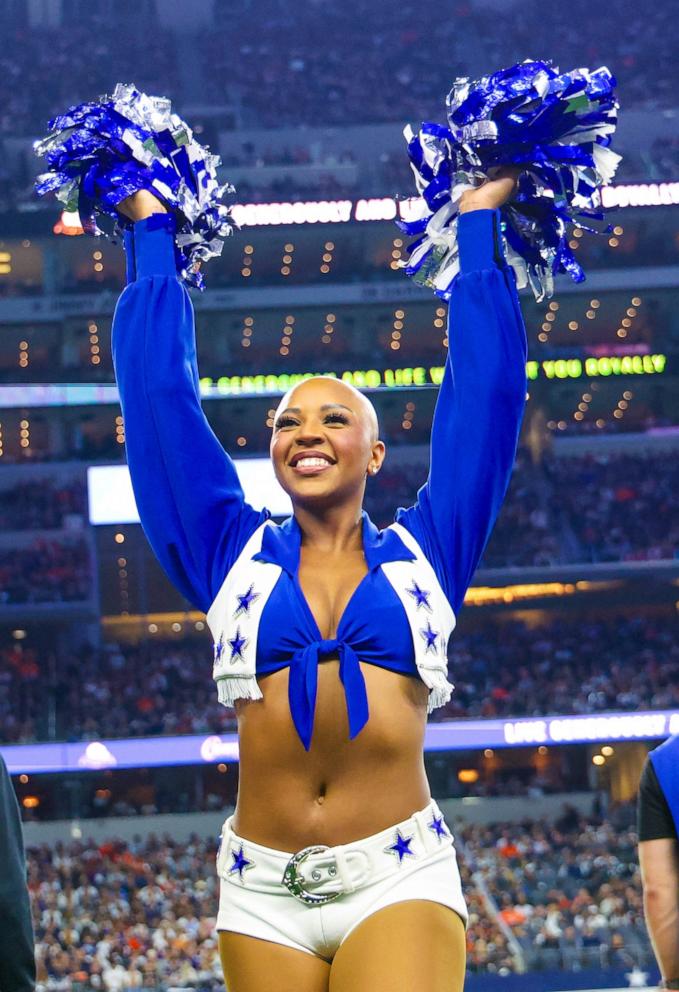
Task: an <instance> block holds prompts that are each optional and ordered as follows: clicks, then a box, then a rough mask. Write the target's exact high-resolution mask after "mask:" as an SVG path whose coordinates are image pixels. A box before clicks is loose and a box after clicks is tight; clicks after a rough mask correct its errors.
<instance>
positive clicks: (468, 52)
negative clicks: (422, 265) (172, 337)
mask: <svg viewBox="0 0 679 992" xmlns="http://www.w3.org/2000/svg"><path fill="white" fill-rule="evenodd" d="M22 7H23V8H25V7H26V5H25V4H21V5H15V14H14V16H13V17H12V16H10V13H9V12H5V21H6V23H5V25H4V29H5V45H4V46H3V51H2V53H0V70H1V71H0V202H4V203H5V204H6V205H7V206H8V207H9V206H11V205H12V204H13V202H14V201H15V199H16V197H17V191H19V192H20V194H21V196H22V198H26V199H28V198H30V196H31V185H32V179H33V175H34V172H35V161H34V158H33V156H32V152H31V149H30V142H24V143H23V144H22V143H21V140H20V139H22V138H23V139H34V138H36V137H38V136H40V135H42V134H44V133H45V129H46V122H47V121H48V120H49V119H50V118H51V117H52V116H53V115H54V114H55V113H58V112H62V111H64V110H65V109H66V108H67V107H68V106H70V105H72V104H73V103H77V102H81V101H83V100H87V99H93V98H96V97H98V96H99V95H101V94H104V93H107V92H109V93H110V92H111V91H112V89H113V87H114V86H115V84H116V82H118V81H123V82H128V81H134V82H135V83H136V84H137V86H139V87H140V88H141V89H144V90H146V91H148V92H151V93H160V94H163V95H166V96H169V97H171V98H172V99H173V100H174V101H175V106H176V107H177V109H178V110H179V111H180V112H181V111H182V110H183V108H184V107H185V106H186V107H192V108H196V107H198V108H201V107H202V108H204V109H205V108H208V109H207V112H205V113H203V115H202V117H201V111H200V109H198V110H195V109H194V110H193V111H192V123H193V124H194V126H195V127H196V130H197V132H198V135H199V136H200V137H202V140H207V141H208V142H210V143H211V144H213V145H215V144H216V143H217V135H218V131H219V125H218V124H217V123H216V120H217V119H218V117H217V118H215V114H214V111H215V110H216V109H218V108H229V109H230V112H231V117H232V118H233V119H232V120H231V123H230V125H226V124H225V125H224V128H225V129H228V127H229V126H230V127H233V126H234V124H237V125H238V126H241V127H242V126H254V127H264V128H280V127H282V126H295V125H302V126H304V125H306V126H310V125H311V126H313V125H317V126H323V125H340V126H342V125H346V126H350V125H353V124H356V123H372V122H392V121H393V122H399V123H400V122H403V121H407V120H413V121H417V120H420V119H423V118H427V117H428V118H432V117H433V118H434V119H441V118H442V117H443V115H444V98H445V95H446V93H447V92H448V90H449V88H450V85H451V82H452V80H453V78H454V77H455V76H465V75H472V76H477V75H479V74H483V73H488V72H490V71H493V70H495V69H499V68H501V67H503V66H506V65H508V64H510V63H512V62H517V61H520V60H522V59H524V58H529V57H530V58H551V59H553V60H554V62H555V63H556V64H557V65H559V66H560V67H561V68H562V69H563V70H567V69H571V68H574V67H576V66H581V65H583V64H586V65H588V66H591V67H597V66H599V65H601V64H607V65H609V66H610V67H611V68H612V69H613V71H614V72H615V74H616V76H617V78H618V82H619V90H620V100H621V103H622V105H623V106H624V107H625V108H626V109H627V108H631V107H638V108H642V109H645V110H649V111H653V110H657V109H665V108H668V109H669V108H672V107H674V104H675V101H676V92H677V85H678V84H679V75H678V70H677V66H676V59H675V57H674V48H673V44H672V32H671V31H668V30H667V25H666V14H665V11H664V8H663V7H662V6H656V7H653V8H650V9H648V10H646V9H644V10H643V11H642V10H641V9H637V10H632V9H630V8H629V6H628V5H627V4H625V3H624V0H612V4H608V5H607V6H606V7H601V8H597V9H592V7H591V4H588V3H587V2H586V0H574V4H569V5H568V6H567V7H563V8H559V7H555V8H554V9H553V10H552V11H550V17H549V18H545V17H544V16H543V10H542V7H541V4H540V2H539V0H524V3H523V4H522V8H521V13H522V16H521V17H520V18H519V17H517V16H516V11H515V9H514V5H513V4H507V5H505V6H498V5H496V4H494V5H492V6H490V7H487V6H485V5H478V6H477V5H476V4H473V3H467V2H464V0H460V2H458V3H456V4H455V5H454V7H453V9H452V11H451V12H450V14H449V15H448V16H447V17H445V18H442V19H439V21H438V22H437V25H436V30H435V31H434V30H431V29H430V27H429V25H428V24H427V22H426V19H425V18H423V16H422V11H421V7H420V6H419V5H418V4H416V3H414V2H409V3H403V4H401V5H400V6H399V7H398V10H394V11H391V12H390V16H389V17H388V18H386V17H384V16H383V12H382V10H381V9H380V8H379V6H376V5H374V4H371V3H370V2H369V0H358V2H357V3H356V4H354V5H352V8H351V10H349V9H348V8H345V7H343V6H342V5H335V6H334V7H328V6H327V5H322V4H319V3H317V2H316V0H306V2H304V3H302V4H301V5H298V6H296V7H291V6H290V5H289V4H288V3H287V2H284V0H275V2H272V3H270V4H269V5H268V7H267V17H266V18H261V17H253V16H252V10H253V7H252V2H251V0H237V2H236V3H235V4H233V5H231V7H230V9H229V16H228V17H222V16H221V13H220V9H219V7H218V6H215V23H214V24H211V25H210V27H209V29H203V30H202V31H201V30H196V29H194V30H188V31H185V32H182V33H173V32H172V31H171V30H169V29H167V28H165V27H163V26H162V25H161V24H160V23H159V22H158V21H157V20H156V18H155V15H154V11H153V4H152V3H148V4H140V5H138V7H137V9H136V10H134V11H133V10H132V8H131V7H130V5H129V4H127V3H122V4H116V5H114V6H113V8H111V7H110V5H109V6H107V7H106V10H105V12H104V10H103V8H102V10H101V11H98V5H97V4H96V3H94V4H91V5H88V7H87V8H82V6H81V7H79V8H78V11H77V12H75V11H72V12H70V14H69V12H68V10H66V9H65V18H64V20H63V23H61V24H43V25H41V26H38V25H32V24H30V25H29V24H28V23H27V21H26V14H25V10H24V11H23V12H22V11H21V9H20V8H22ZM616 11H618V13H619V16H618V14H616ZM112 17H113V21H112V20H111V18H112ZM133 17H134V19H135V22H136V23H137V25H138V27H139V30H137V31H130V30H129V29H128V26H129V23H130V19H131V18H133ZM126 18H127V20H126ZM612 20H615V22H616V23H617V24H618V25H619V29H618V30H616V31H615V32H611V30H610V24H611V21H612ZM116 25H117V26H118V29H119V30H121V31H124V37H125V44H124V45H123V46H120V45H118V44H117V43H116V41H115V39H116V37H117V33H116ZM582 25H586V30H584V31H583V28H582ZM149 30H150V31H152V33H153V40H154V44H153V46H151V48H150V49H149V46H148V45H147V44H146V38H147V32H148V31H149ZM112 46H114V47H115V53H114V48H113V47H112ZM112 66H114V67H115V68H114V69H112V68H111V67H112ZM207 67H209V69H208V68H207ZM46 79H47V80H49V85H47V86H46V85H44V81H45V80H46ZM210 106H212V108H213V109H212V111H210V109H209V108H210ZM202 118H204V119H202ZM227 118H228V115H227ZM225 119H226V118H225ZM285 151H286V150H284V151H283V152H273V151H270V152H267V150H264V152H263V153H262V152H261V151H258V153H257V154H253V157H252V165H253V172H256V162H257V159H258V158H259V159H261V160H262V164H264V165H273V164H276V165H290V166H291V168H292V169H293V170H294V168H295V167H296V166H298V165H307V164H309V160H311V161H314V158H315V156H314V154H313V149H312V148H311V147H309V148H305V147H304V144H303V142H302V143H299V142H298V143H296V144H294V145H292V146H291V151H290V153H289V154H288V155H286V154H285ZM351 155H352V152H351V149H350V148H347V149H346V151H345V152H343V153H342V154H341V155H340V156H338V161H339V162H340V163H342V162H343V163H346V162H349V161H350V160H351ZM227 157H228V158H229V160H230V161H231V162H232V164H236V163H238V162H240V161H241V160H242V158H243V157H242V156H241V155H239V154H237V153H234V154H233V155H231V156H227ZM676 163H677V152H676V140H675V139H659V140H658V141H657V142H656V144H655V145H654V146H653V147H652V148H651V149H650V150H649V152H648V153H647V154H644V155H637V154H636V153H635V152H634V151H632V153H631V155H630V157H629V160H628V162H624V163H623V166H622V170H623V171H624V170H628V171H629V170H630V169H631V173H630V176H628V178H642V177H647V178H650V179H656V180H657V179H665V178H667V179H671V178H674V176H675V173H676ZM380 169H381V167H380V164H379V161H377V160H376V166H375V169H374V170H373V175H371V176H367V177H365V181H366V182H372V183H373V184H374V182H375V180H376V179H377V181H378V185H379V186H380V188H381V189H382V191H383V192H389V191H391V192H393V189H391V186H392V185H393V178H397V179H398V186H399V188H400V189H401V191H402V189H403V188H402V185H401V184H402V181H406V180H407V179H408V172H407V167H406V164H405V155H404V156H403V161H402V162H401V163H400V164H399V165H398V167H397V173H396V176H392V175H391V173H392V170H391V168H390V166H389V163H388V162H387V163H386V169H383V170H381V171H382V174H381V175H380ZM640 172H641V174H639V173H640ZM621 174H622V173H621ZM317 181H318V177H314V179H313V181H312V182H310V183H309V182H308V181H307V180H306V179H304V178H301V179H300V180H299V181H297V180H295V179H294V178H293V177H292V174H291V176H290V177H289V178H286V180H285V182H284V184H283V187H282V189H281V190H280V191H278V190H276V189H275V188H270V189H269V191H268V192H267V189H266V186H264V187H262V186H261V184H260V183H259V181H258V180H257V178H254V179H253V184H252V186H247V185H243V188H242V189H241V195H242V196H245V197H247V198H248V199H250V200H254V201H256V200H261V199H263V198H264V199H266V198H267V196H271V195H274V196H277V195H282V194H284V195H286V196H287V197H290V196H293V195H305V194H306V195H308V194H309V192H311V191H313V189H314V185H315V184H316V183H317ZM266 182H268V180H266ZM345 189H346V184H343V183H341V182H339V183H338V181H337V178H333V175H332V173H331V172H329V173H328V175H327V176H325V177H322V180H321V184H320V187H319V190H318V192H319V193H320V195H322V196H335V195H341V194H342V192H343V190H345ZM374 191H375V192H377V191H378V190H377V189H375V190H374Z"/></svg>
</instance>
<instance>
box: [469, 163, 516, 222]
mask: <svg viewBox="0 0 679 992" xmlns="http://www.w3.org/2000/svg"><path fill="white" fill-rule="evenodd" d="M522 171H523V169H522V168H521V166H519V165H503V166H501V167H499V168H497V169H494V170H491V172H493V173H494V174H493V176H492V178H489V179H486V180H485V182H484V183H482V185H481V186H478V187H477V188H476V189H468V190H466V191H465V192H464V193H463V194H462V196H461V197H460V213H461V214H466V213H467V212H468V211H470V210H495V209H497V207H501V206H502V204H503V203H506V202H507V200H509V199H511V197H512V196H513V195H514V193H515V191H516V187H517V185H518V181H519V176H520V175H521V173H522Z"/></svg>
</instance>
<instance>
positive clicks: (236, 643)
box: [229, 627, 248, 661]
mask: <svg viewBox="0 0 679 992" xmlns="http://www.w3.org/2000/svg"><path fill="white" fill-rule="evenodd" d="M247 643H248V638H247V637H241V632H240V627H237V628H236V636H235V637H233V638H231V640H230V641H229V646H230V647H231V658H230V660H231V661H237V660H238V659H239V658H240V660H241V661H243V660H244V659H243V649H244V648H245V646H246V644H247Z"/></svg>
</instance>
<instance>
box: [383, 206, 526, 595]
mask: <svg viewBox="0 0 679 992" xmlns="http://www.w3.org/2000/svg"><path fill="white" fill-rule="evenodd" d="M491 202H492V201H491ZM481 203H483V201H481ZM499 220H500V215H499V211H498V210H497V209H483V208H482V207H481V208H479V209H477V207H476V206H472V207H471V209H469V210H468V211H467V212H465V213H463V214H462V215H461V216H460V219H459V224H458V243H459V250H460V272H459V275H458V276H457V278H456V280H455V283H454V286H453V291H452V296H451V299H450V311H449V321H448V341H449V351H448V357H447V360H446V367H445V372H444V376H443V381H442V383H441V388H440V391H439V395H438V399H437V403H436V409H435V411H434V422H433V426H432V433H431V463H430V471H429V478H428V479H427V482H426V484H425V485H424V486H423V487H422V489H421V490H420V491H419V493H418V501H417V503H416V505H415V506H413V507H410V508H409V509H408V510H402V511H400V513H399V515H398V517H397V519H398V521H399V523H402V524H403V525H404V526H406V527H408V529H410V530H411V532H412V533H413V534H414V536H415V537H416V538H417V540H418V541H419V543H420V544H421V546H422V548H423V550H424V551H425V553H426V554H427V556H428V557H429V559H430V561H431V562H432V564H433V565H434V568H435V570H436V572H437V575H438V577H439V579H440V581H441V583H442V585H443V588H444V590H445V592H446V595H447V596H448V599H449V600H450V602H451V605H452V607H453V609H454V611H455V612H456V613H457V611H458V610H459V608H460V606H461V605H462V601H463V599H464V595H465V592H466V590H467V588H468V586H469V584H470V582H471V580H472V576H473V574H474V571H475V569H476V566H477V565H478V562H479V559H480V558H481V555H482V553H483V549H484V547H485V545H486V542H487V540H488V537H489V536H490V532H491V530H492V528H493V525H494V523H495V520H496V518H497V515H498V512H499V510H500V506H501V504H502V501H503V499H504V496H505V493H506V490H507V485H508V483H509V477H510V475H511V471H512V466H513V464H514V457H515V454H516V446H517V442H518V437H519V430H520V427H521V419H522V416H523V410H524V405H525V396H526V331H525V327H524V323H523V318H522V315H521V309H520V307H519V300H518V296H517V292H516V285H515V281H514V274H513V272H512V271H511V270H510V269H509V268H508V266H507V265H506V263H505V261H504V258H503V256H502V249H501V244H500V236H499Z"/></svg>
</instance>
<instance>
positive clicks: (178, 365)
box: [112, 214, 269, 612]
mask: <svg viewBox="0 0 679 992" xmlns="http://www.w3.org/2000/svg"><path fill="white" fill-rule="evenodd" d="M173 231H174V222H173V218H171V217H170V216H168V215H160V214H159V215H154V216H153V217H149V218H148V219H147V220H145V221H140V222H139V223H138V224H135V226H134V232H133V233H132V234H130V235H128V236H127V238H126V251H127V264H128V280H129V284H128V286H127V288H126V289H125V290H124V292H123V294H122V296H121V297H120V300H119V301H118V305H117V307H116V312H115V316H114V319H113V344H112V350H113V364H114V368H115V373H116V379H117V381H118V387H119V391H120V400H121V405H122V410H123V417H124V422H125V442H126V448H127V460H128V464H129V467H130V475H131V477H132V485H133V488H134V494H135V498H136V500H137V507H138V509H139V515H140V518H141V522H142V526H143V529H144V532H145V534H146V536H147V538H148V540H149V543H150V544H151V546H152V548H153V550H154V552H155V554H156V556H157V557H158V560H159V561H160V563H161V565H162V566H163V568H164V569H165V571H166V572H167V575H168V576H169V578H170V579H171V581H172V582H173V583H174V585H175V586H176V587H177V588H178V589H179V590H180V592H181V593H182V594H183V595H184V596H186V598H187V599H188V600H189V601H190V602H192V603H194V604H195V605H196V606H198V607H199V608H200V609H201V610H203V611H205V612H207V610H208V608H209V607H210V605H211V603H212V600H213V599H214V597H215V595H216V594H217V592H218V590H219V587H220V585H221V583H222V581H223V579H224V576H225V575H226V574H227V572H228V570H229V569H230V568H231V566H232V564H233V562H234V561H235V559H236V558H237V556H238V554H239V553H240V551H241V549H242V548H243V546H244V544H245V542H246V541H247V539H248V537H250V535H251V534H252V533H253V532H254V530H255V529H256V528H257V527H258V526H259V525H260V524H261V523H262V522H263V521H264V520H266V519H267V517H268V516H269V514H268V512H267V511H262V512H259V513H258V512H256V511H255V510H254V509H253V508H252V507H251V506H249V505H248V504H247V503H245V501H244V498H243V491H242V488H241V485H240V482H239V480H238V476H237V474H236V469H235V467H234V465H233V462H232V461H231V459H230V458H229V456H228V455H227V453H226V452H225V451H224V449H223V448H222V446H221V444H220V442H219V441H218V439H217V438H216V437H215V435H214V433H213V432H212V430H211V428H210V426H209V424H208V422H207V420H206V418H205V415H204V414H203V411H202V409H201V405H200V393H199V385H198V369H197V366H196V343H195V329H194V317H193V307H192V304H191V300H190V297H189V295H188V293H187V291H186V289H185V288H184V286H183V285H182V284H181V283H180V282H179V281H178V279H177V277H176V267H175V260H174V238H173Z"/></svg>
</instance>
